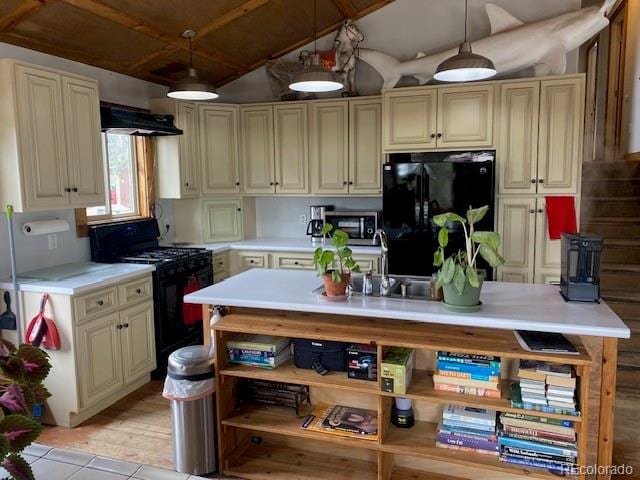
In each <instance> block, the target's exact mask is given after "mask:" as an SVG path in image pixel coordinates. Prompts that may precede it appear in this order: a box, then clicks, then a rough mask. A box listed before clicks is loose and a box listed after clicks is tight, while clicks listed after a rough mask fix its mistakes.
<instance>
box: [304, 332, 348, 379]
mask: <svg viewBox="0 0 640 480" xmlns="http://www.w3.org/2000/svg"><path fill="white" fill-rule="evenodd" d="M348 346H349V344H348V343H344V342H333V341H330V340H309V339H306V338H294V339H293V363H294V365H295V366H296V368H306V369H311V370H314V371H315V372H316V373H319V374H320V375H326V374H327V373H328V372H346V371H347V347H348Z"/></svg>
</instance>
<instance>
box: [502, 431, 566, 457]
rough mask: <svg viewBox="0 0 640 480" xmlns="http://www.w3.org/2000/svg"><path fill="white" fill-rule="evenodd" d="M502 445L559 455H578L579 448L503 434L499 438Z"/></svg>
mask: <svg viewBox="0 0 640 480" xmlns="http://www.w3.org/2000/svg"><path fill="white" fill-rule="evenodd" d="M498 443H499V444H500V446H508V447H512V448H519V449H522V450H527V451H531V452H537V453H545V454H549V455H556V456H559V457H576V456H577V455H578V450H577V449H576V447H575V446H574V447H573V448H561V447H556V446H553V445H547V444H544V443H538V442H535V441H532V440H519V439H516V438H509V437H503V436H501V437H500V438H498Z"/></svg>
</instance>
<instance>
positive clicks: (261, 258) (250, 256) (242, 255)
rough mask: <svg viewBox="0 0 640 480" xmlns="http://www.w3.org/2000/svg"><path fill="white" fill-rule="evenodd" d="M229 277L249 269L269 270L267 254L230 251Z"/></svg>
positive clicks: (257, 251) (262, 252) (268, 256)
mask: <svg viewBox="0 0 640 480" xmlns="http://www.w3.org/2000/svg"><path fill="white" fill-rule="evenodd" d="M230 259H231V275H236V274H238V273H241V272H244V271H246V270H249V269H251V268H269V267H270V262H269V259H270V255H269V252H265V251H261V250H256V251H253V250H232V251H231V256H230Z"/></svg>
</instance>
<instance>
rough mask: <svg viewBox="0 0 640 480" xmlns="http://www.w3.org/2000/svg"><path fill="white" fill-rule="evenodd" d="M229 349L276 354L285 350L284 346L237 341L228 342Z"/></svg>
mask: <svg viewBox="0 0 640 480" xmlns="http://www.w3.org/2000/svg"><path fill="white" fill-rule="evenodd" d="M285 347H286V345H285ZM227 348H233V349H237V350H257V351H260V352H270V353H273V354H275V353H278V352H279V351H280V350H282V349H283V345H280V344H272V343H257V342H238V341H235V340H229V341H228V342H227Z"/></svg>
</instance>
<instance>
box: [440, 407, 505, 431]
mask: <svg viewBox="0 0 640 480" xmlns="http://www.w3.org/2000/svg"><path fill="white" fill-rule="evenodd" d="M442 418H444V419H445V420H453V421H455V422H462V423H468V424H473V425H484V426H488V427H494V428H495V426H496V421H495V419H493V420H492V419H488V418H477V417H470V416H468V415H460V414H458V413H449V412H447V411H444V412H443V413H442Z"/></svg>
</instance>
